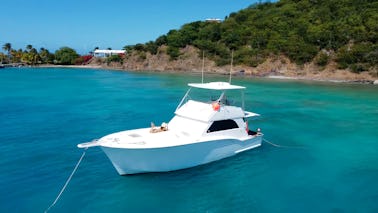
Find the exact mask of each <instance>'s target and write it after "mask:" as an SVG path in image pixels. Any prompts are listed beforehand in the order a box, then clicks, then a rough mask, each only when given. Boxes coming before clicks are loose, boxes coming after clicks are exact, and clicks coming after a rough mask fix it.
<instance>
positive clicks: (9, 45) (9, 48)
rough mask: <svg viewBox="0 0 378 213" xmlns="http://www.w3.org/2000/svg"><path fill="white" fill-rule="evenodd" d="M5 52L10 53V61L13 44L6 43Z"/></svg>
mask: <svg viewBox="0 0 378 213" xmlns="http://www.w3.org/2000/svg"><path fill="white" fill-rule="evenodd" d="M3 50H5V51H7V52H8V59H9V58H10V51H11V50H12V44H11V43H5V44H4V45H3Z"/></svg>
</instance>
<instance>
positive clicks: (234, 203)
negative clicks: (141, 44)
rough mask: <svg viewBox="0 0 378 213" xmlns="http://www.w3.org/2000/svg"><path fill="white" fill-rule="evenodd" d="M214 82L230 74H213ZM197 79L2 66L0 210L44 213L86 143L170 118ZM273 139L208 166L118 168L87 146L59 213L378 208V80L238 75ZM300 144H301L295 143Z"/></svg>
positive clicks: (250, 104) (249, 102)
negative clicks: (130, 171) (125, 171)
mask: <svg viewBox="0 0 378 213" xmlns="http://www.w3.org/2000/svg"><path fill="white" fill-rule="evenodd" d="M206 80H207V81H214V80H223V81H225V80H226V81H227V77H222V76H220V77H215V76H212V77H208V78H207V79H206ZM199 81H200V76H187V75H186V76H184V75H180V74H153V73H129V72H116V71H103V70H81V69H63V68H61V69H52V68H40V69H37V68H21V69H18V68H14V69H1V70H0V212H43V211H44V210H45V209H46V208H47V207H48V206H49V205H50V204H51V203H52V201H53V200H54V199H55V198H56V196H57V194H58V193H59V191H60V189H61V188H62V187H63V184H64V183H65V181H66V180H67V178H68V176H69V175H70V173H71V171H72V170H73V168H74V166H75V164H76V163H77V161H78V160H79V158H80V156H81V154H82V151H83V150H80V149H78V148H77V147H76V145H77V144H78V143H81V142H86V141H90V140H92V139H94V138H99V137H101V136H104V135H106V134H109V133H112V132H116V131H121V130H125V129H132V128H140V127H146V126H149V125H150V122H151V121H154V122H155V123H156V124H159V123H161V122H163V121H169V120H170V118H171V117H172V115H173V111H174V110H175V108H176V106H177V104H178V102H179V101H180V99H181V97H182V96H183V95H184V93H185V91H186V89H187V87H186V84H187V83H189V82H199ZM233 83H234V84H239V85H243V86H246V87H247V88H248V89H247V90H246V95H245V98H246V109H247V110H250V111H253V112H257V113H260V114H261V115H262V116H261V118H260V119H259V120H257V121H256V122H254V123H251V122H250V126H251V128H257V127H260V128H261V129H262V131H263V132H264V133H265V138H266V139H267V140H269V141H271V142H273V143H276V144H280V145H285V146H291V148H286V147H285V148H283V147H274V146H272V145H269V144H267V143H264V144H263V146H262V147H260V148H257V149H254V150H250V151H248V152H244V153H241V154H239V155H237V156H234V157H231V158H227V159H223V160H221V161H217V162H214V163H211V164H207V165H203V166H199V167H195V168H191V169H186V170H181V171H175V172H169V173H150V174H142V175H131V176H119V175H118V173H117V172H116V171H115V169H114V168H113V166H112V165H111V163H110V161H109V160H108V159H107V157H106V156H105V154H104V153H103V152H102V151H101V150H100V149H99V148H90V149H88V150H87V153H86V156H85V158H84V159H83V161H82V163H81V165H80V167H79V168H78V170H77V172H76V173H75V175H74V176H73V178H72V180H71V182H70V184H69V185H68V187H67V189H66V191H65V192H64V193H63V195H62V196H61V198H60V200H59V201H58V203H57V204H56V205H55V206H54V207H53V208H52V209H51V210H50V212H372V213H373V212H378V87H377V86H373V85H355V84H335V83H319V82H303V81H302V82H298V81H283V80H267V79H237V78H235V79H233ZM298 147H300V148H298Z"/></svg>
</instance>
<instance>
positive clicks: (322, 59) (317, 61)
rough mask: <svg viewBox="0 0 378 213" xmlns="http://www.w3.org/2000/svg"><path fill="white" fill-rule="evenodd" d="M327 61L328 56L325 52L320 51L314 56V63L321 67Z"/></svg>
mask: <svg viewBox="0 0 378 213" xmlns="http://www.w3.org/2000/svg"><path fill="white" fill-rule="evenodd" d="M328 61H329V56H328V54H327V53H325V52H320V53H319V54H318V55H317V56H316V57H315V64H316V65H318V66H321V67H324V66H325V65H327V64H328Z"/></svg>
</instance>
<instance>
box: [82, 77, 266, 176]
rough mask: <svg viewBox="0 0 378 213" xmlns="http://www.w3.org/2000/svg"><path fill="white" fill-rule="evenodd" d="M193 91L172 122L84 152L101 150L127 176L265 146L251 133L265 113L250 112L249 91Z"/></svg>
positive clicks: (228, 87) (225, 87)
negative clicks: (252, 124) (246, 100)
mask: <svg viewBox="0 0 378 213" xmlns="http://www.w3.org/2000/svg"><path fill="white" fill-rule="evenodd" d="M188 86H189V89H188V91H187V92H186V94H185V96H184V97H183V98H182V100H181V102H180V103H179V105H178V106H177V108H176V111H175V115H174V117H173V118H172V119H171V120H170V121H169V122H168V123H163V124H162V125H161V126H155V125H154V124H153V123H151V127H148V128H142V129H134V130H126V131H121V132H116V133H112V134H110V135H106V136H104V137H102V138H100V139H98V140H94V141H92V142H87V143H81V144H78V147H79V148H89V147H94V146H99V147H101V149H102V150H103V151H104V152H105V154H106V155H107V157H108V158H109V159H110V161H111V162H112V164H113V166H114V167H115V169H116V170H117V172H118V173H119V174H120V175H126V174H135V173H147V172H168V171H174V170H179V169H185V168H190V167H194V166H198V165H202V164H206V163H209V162H213V161H216V160H220V159H223V158H226V157H230V156H233V155H235V154H238V153H240V152H244V151H247V150H250V149H253V148H256V147H259V146H261V142H262V137H263V134H262V133H261V132H260V129H257V130H256V131H252V130H249V129H248V120H249V119H252V118H255V117H257V116H259V114H257V113H253V112H248V111H245V110H244V89H245V87H242V86H237V85H232V84H230V83H227V82H210V83H190V84H188ZM239 92H240V93H239ZM233 93H239V95H240V100H239V102H237V101H235V100H234V99H229V97H232V94H233Z"/></svg>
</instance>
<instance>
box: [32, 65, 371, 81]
mask: <svg viewBox="0 0 378 213" xmlns="http://www.w3.org/2000/svg"><path fill="white" fill-rule="evenodd" d="M30 67H35V68H79V69H100V70H114V71H122V72H141V71H142V70H131V69H130V70H128V69H123V68H116V67H109V66H102V65H54V64H46V65H38V66H30ZM143 71H146V72H153V73H188V72H186V71H174V70H164V71H162V70H143ZM190 73H196V74H198V73H201V71H190ZM204 73H206V74H215V75H226V74H227V73H226V72H209V71H207V72H206V71H205V72H204ZM233 76H237V77H241V78H245V79H247V78H248V77H256V78H263V79H278V80H298V81H317V82H331V83H356V84H372V85H378V79H377V80H367V79H355V80H342V79H323V78H316V77H304V76H302V77H301V76H285V75H271V74H270V75H266V76H259V75H249V74H244V73H243V74H241V73H238V72H234V73H233Z"/></svg>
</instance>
